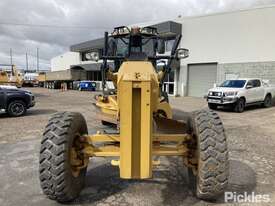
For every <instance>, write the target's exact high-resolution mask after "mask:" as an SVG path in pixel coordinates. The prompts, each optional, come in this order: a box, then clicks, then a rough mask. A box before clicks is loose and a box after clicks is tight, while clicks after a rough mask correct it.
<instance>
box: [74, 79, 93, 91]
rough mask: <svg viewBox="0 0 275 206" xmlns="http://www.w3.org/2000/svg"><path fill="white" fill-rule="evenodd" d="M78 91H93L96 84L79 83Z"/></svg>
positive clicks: (89, 82)
mask: <svg viewBox="0 0 275 206" xmlns="http://www.w3.org/2000/svg"><path fill="white" fill-rule="evenodd" d="M78 89H79V91H95V90H96V83H95V82H93V81H80V82H79V88H78Z"/></svg>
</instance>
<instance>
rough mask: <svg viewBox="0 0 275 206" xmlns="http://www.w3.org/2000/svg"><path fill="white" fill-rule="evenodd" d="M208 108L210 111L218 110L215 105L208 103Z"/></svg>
mask: <svg viewBox="0 0 275 206" xmlns="http://www.w3.org/2000/svg"><path fill="white" fill-rule="evenodd" d="M208 108H209V109H212V110H216V109H217V108H218V106H217V105H216V104H213V103H208Z"/></svg>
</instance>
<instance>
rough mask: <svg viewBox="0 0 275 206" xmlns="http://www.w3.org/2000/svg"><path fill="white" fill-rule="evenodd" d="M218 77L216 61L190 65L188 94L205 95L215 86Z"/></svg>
mask: <svg viewBox="0 0 275 206" xmlns="http://www.w3.org/2000/svg"><path fill="white" fill-rule="evenodd" d="M216 78H217V64H216V63H213V64H212V63H211V64H190V65H188V96H191V97H203V96H204V95H206V94H207V92H208V90H209V89H210V88H212V87H213V86H214V84H215V83H216Z"/></svg>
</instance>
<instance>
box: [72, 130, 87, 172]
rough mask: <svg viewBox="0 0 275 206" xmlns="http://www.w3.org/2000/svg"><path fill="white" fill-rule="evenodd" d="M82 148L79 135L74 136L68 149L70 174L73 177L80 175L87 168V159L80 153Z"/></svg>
mask: <svg viewBox="0 0 275 206" xmlns="http://www.w3.org/2000/svg"><path fill="white" fill-rule="evenodd" d="M84 147H85V146H84V145H83V143H81V142H80V135H79V134H76V135H75V138H74V140H73V144H72V148H71V149H70V163H71V172H72V175H73V176H74V177H78V176H79V175H80V172H81V170H82V169H83V168H85V167H86V166H87V163H88V161H89V158H88V157H85V156H84V154H82V153H81V150H82V149H83V148H84Z"/></svg>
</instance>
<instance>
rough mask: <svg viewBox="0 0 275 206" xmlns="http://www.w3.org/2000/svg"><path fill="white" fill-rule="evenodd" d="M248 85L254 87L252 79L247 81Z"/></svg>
mask: <svg viewBox="0 0 275 206" xmlns="http://www.w3.org/2000/svg"><path fill="white" fill-rule="evenodd" d="M246 86H252V87H254V86H253V82H252V80H249V81H248V82H247V84H246Z"/></svg>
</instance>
